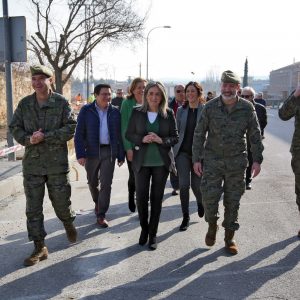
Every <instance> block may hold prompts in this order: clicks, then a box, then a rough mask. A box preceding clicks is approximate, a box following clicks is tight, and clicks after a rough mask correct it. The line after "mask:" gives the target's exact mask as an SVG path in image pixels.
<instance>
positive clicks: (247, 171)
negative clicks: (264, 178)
mask: <svg viewBox="0 0 300 300" xmlns="http://www.w3.org/2000/svg"><path fill="white" fill-rule="evenodd" d="M247 151H248V167H247V169H246V184H249V183H250V182H251V181H252V174H251V169H252V165H253V158H252V153H251V151H250V149H248V150H247Z"/></svg>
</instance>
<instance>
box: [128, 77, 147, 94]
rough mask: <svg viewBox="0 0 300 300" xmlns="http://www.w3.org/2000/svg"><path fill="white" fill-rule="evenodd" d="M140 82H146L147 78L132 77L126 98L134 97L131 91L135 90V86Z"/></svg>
mask: <svg viewBox="0 0 300 300" xmlns="http://www.w3.org/2000/svg"><path fill="white" fill-rule="evenodd" d="M140 82H145V83H147V80H146V79H143V78H141V77H137V78H134V79H133V80H132V82H131V83H130V86H129V89H128V95H127V99H130V98H134V94H133V91H134V90H135V88H136V86H137V85H138V84H139V83H140Z"/></svg>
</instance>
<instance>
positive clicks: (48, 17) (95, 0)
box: [28, 0, 146, 93]
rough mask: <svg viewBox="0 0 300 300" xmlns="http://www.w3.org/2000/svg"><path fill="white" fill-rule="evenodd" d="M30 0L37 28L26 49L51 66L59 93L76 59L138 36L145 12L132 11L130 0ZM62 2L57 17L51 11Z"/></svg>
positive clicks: (132, 2)
mask: <svg viewBox="0 0 300 300" xmlns="http://www.w3.org/2000/svg"><path fill="white" fill-rule="evenodd" d="M31 1H32V3H33V6H34V9H35V13H36V25H37V32H35V34H34V35H31V37H30V39H29V41H28V43H29V50H31V51H33V52H34V54H35V55H36V57H37V59H38V60H39V63H40V64H45V65H47V64H48V65H50V66H51V67H52V68H53V70H54V72H55V81H56V86H55V90H56V91H57V92H59V93H62V90H63V86H64V85H65V83H66V82H67V81H68V80H69V79H70V77H71V75H72V73H73V71H74V70H75V68H76V67H77V65H78V64H79V62H80V61H82V60H83V59H84V58H85V57H86V56H88V55H89V54H90V53H91V51H92V50H93V49H94V48H95V47H96V46H97V45H99V44H100V43H103V42H121V41H122V42H124V41H127V42H131V41H133V40H136V39H139V38H141V37H142V31H143V29H144V28H143V26H144V23H145V20H146V15H145V16H139V15H138V14H137V13H136V12H135V11H134V0H90V1H87V0H69V1H68V5H67V3H66V1H62V0H47V1H45V0H31ZM63 4H64V5H65V9H66V13H65V15H64V17H63V18H61V17H60V19H59V16H58V15H55V12H56V13H57V9H58V8H57V6H59V5H60V7H62V5H63ZM62 19H63V20H62ZM63 74H64V76H63Z"/></svg>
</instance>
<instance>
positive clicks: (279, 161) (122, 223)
mask: <svg viewBox="0 0 300 300" xmlns="http://www.w3.org/2000/svg"><path fill="white" fill-rule="evenodd" d="M268 113H269V124H268V126H267V129H266V133H265V136H266V138H265V139H264V145H265V152H264V157H265V160H264V162H263V165H262V172H261V174H260V175H259V177H257V178H256V179H255V180H254V181H253V189H252V190H251V191H247V192H246V193H245V195H244V196H243V198H242V201H241V207H240V225H241V228H240V230H239V231H238V232H237V233H236V240H237V242H238V245H239V248H240V252H239V254H238V255H236V256H229V255H228V254H226V252H225V251H224V248H223V247H224V242H223V238H224V231H223V229H221V230H220V231H219V233H218V236H217V243H216V245H215V246H214V247H212V248H211V249H209V248H208V247H206V245H205V243H204V237H205V234H206V230H207V224H206V223H205V221H204V220H203V219H199V217H198V216H197V213H196V203H195V200H194V198H193V196H192V197H191V204H190V210H191V213H192V215H191V226H190V227H189V229H188V230H187V231H186V232H179V231H178V227H179V225H180V223H181V211H180V203H179V197H178V196H175V197H174V196H171V194H170V193H171V188H170V186H169V184H168V186H167V188H166V191H165V199H164V203H163V211H162V215H161V222H160V225H159V231H158V242H159V244H158V249H157V250H156V251H149V250H148V248H147V247H146V246H145V247H141V246H139V245H138V244H137V242H138V238H139V233H140V229H139V224H138V217H137V213H133V214H132V213H129V210H128V208H127V202H126V200H127V184H126V178H127V168H126V166H123V167H121V168H120V169H119V168H116V171H115V178H114V183H113V191H112V201H111V206H110V210H109V213H108V215H107V217H108V220H109V223H110V227H109V228H108V229H100V228H98V227H97V225H96V224H95V216H94V213H93V205H92V200H91V197H90V195H89V191H88V188H87V185H86V180H85V174H84V170H83V168H81V167H80V166H78V165H74V166H75V167H76V168H77V169H78V170H79V181H74V180H75V172H74V170H73V171H72V174H71V179H72V185H73V190H72V192H73V194H72V200H73V204H74V208H75V210H76V211H77V212H78V216H77V218H76V226H77V228H78V231H79V242H78V243H76V244H74V245H72V246H69V244H68V242H67V239H66V236H65V233H64V230H63V226H62V224H61V223H60V222H59V221H58V220H57V218H56V217H55V215H54V213H53V209H52V207H51V204H50V201H49V200H48V199H46V200H45V227H46V230H47V232H48V236H47V239H46V243H47V246H48V249H49V252H50V256H49V258H48V260H46V261H43V262H41V263H39V264H38V265H36V266H33V267H29V268H24V267H22V262H23V259H24V258H25V256H26V255H28V254H29V253H30V252H31V251H32V243H29V242H28V241H27V233H26V220H25V215H24V209H25V198H24V196H23V195H22V194H21V195H18V196H17V197H14V198H11V199H9V201H6V203H7V205H6V206H3V207H2V208H1V209H0V236H1V239H0V255H1V266H0V278H1V279H0V298H1V299H111V300H114V299H300V276H299V274H300V263H299V259H300V239H299V238H297V237H296V233H297V231H298V230H299V229H300V217H299V214H298V212H297V208H296V204H295V195H294V179H293V174H292V171H291V168H290V154H289V146H290V141H291V134H292V131H293V120H291V121H288V122H282V121H280V120H278V117H277V110H268ZM220 214H221V218H220V221H222V219H223V218H222V215H223V208H222V203H220Z"/></svg>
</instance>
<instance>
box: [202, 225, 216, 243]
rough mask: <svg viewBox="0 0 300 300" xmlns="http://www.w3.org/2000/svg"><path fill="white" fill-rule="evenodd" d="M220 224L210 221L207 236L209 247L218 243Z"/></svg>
mask: <svg viewBox="0 0 300 300" xmlns="http://www.w3.org/2000/svg"><path fill="white" fill-rule="evenodd" d="M218 229H219V226H218V225H217V223H208V230H207V233H206V236H205V244H206V245H207V246H209V247H211V246H213V245H214V244H215V243H216V236H217V231H218Z"/></svg>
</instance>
